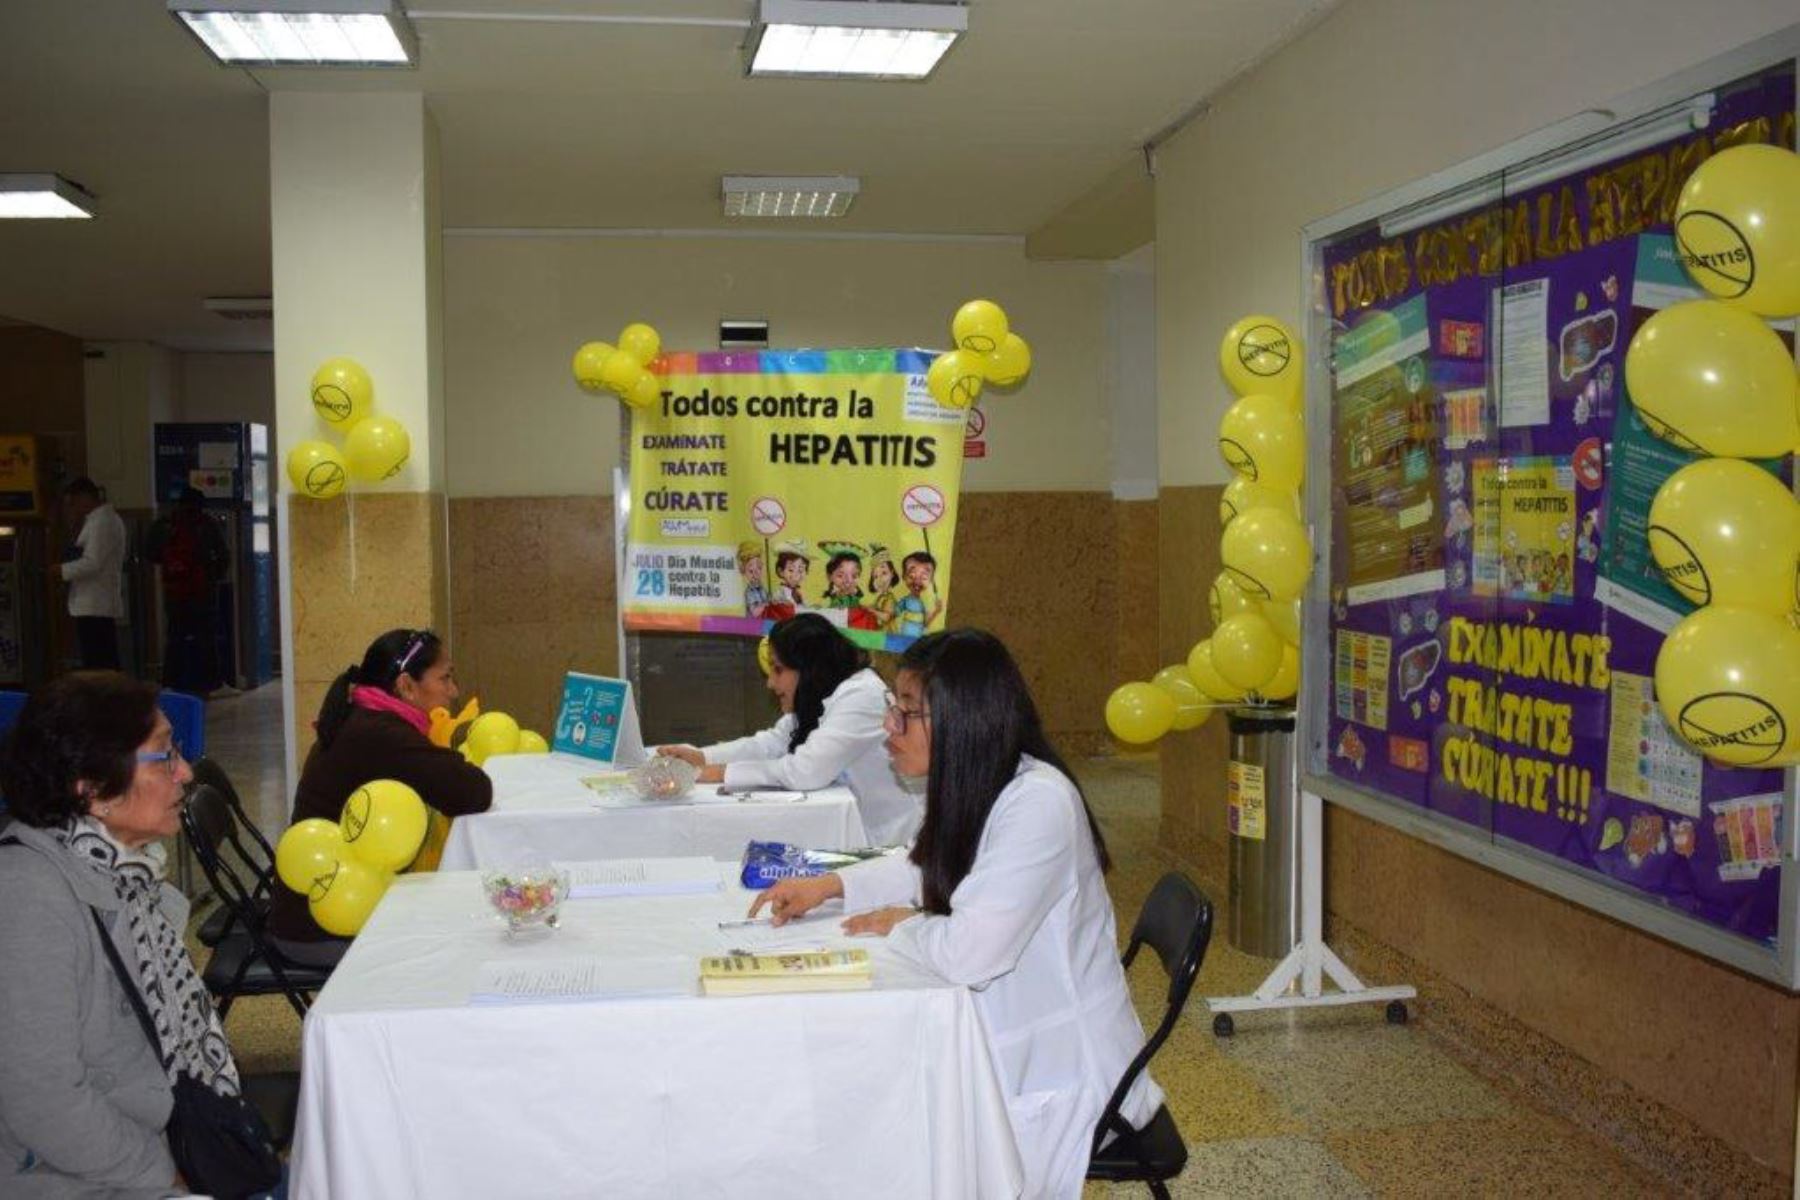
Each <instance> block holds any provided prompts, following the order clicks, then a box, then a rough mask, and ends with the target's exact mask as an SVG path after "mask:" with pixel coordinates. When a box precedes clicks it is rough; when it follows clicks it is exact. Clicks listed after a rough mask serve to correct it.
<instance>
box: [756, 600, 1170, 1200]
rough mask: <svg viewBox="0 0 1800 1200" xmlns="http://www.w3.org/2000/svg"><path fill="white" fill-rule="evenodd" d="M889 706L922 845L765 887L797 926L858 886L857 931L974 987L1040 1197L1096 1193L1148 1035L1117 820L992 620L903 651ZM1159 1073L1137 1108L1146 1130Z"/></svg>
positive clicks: (775, 908)
mask: <svg viewBox="0 0 1800 1200" xmlns="http://www.w3.org/2000/svg"><path fill="white" fill-rule="evenodd" d="M894 692H895V699H894V701H893V703H892V705H891V706H890V708H889V710H888V716H887V731H888V737H887V751H888V754H889V756H890V757H891V758H892V759H893V761H894V769H895V770H896V771H899V772H901V773H903V774H906V775H924V776H926V777H927V780H928V782H927V785H926V793H925V824H924V825H923V826H922V827H921V828H920V829H919V836H918V838H917V840H915V841H914V842H913V844H912V846H911V848H910V850H909V851H908V852H907V853H905V854H893V855H889V856H887V857H885V858H879V859H874V860H871V861H869V862H866V863H859V864H857V865H856V866H852V867H847V868H845V869H844V870H842V871H840V872H837V873H834V874H830V875H822V876H818V877H816V878H813V879H789V880H783V881H782V882H780V883H777V884H776V885H775V886H774V887H772V888H770V889H769V890H768V891H766V892H764V893H763V894H762V895H761V896H759V897H758V898H757V900H756V902H755V904H754V905H753V906H752V907H751V909H750V913H751V915H752V916H754V915H755V914H756V913H757V912H758V911H760V910H761V909H763V908H764V907H767V908H768V909H769V910H770V912H771V913H772V914H773V918H774V923H775V924H777V925H780V924H783V923H785V922H786V921H789V920H791V919H793V918H794V917H797V916H800V915H802V914H804V913H806V912H808V911H810V910H811V909H813V908H816V907H817V906H818V905H820V904H822V903H824V902H825V901H826V900H829V899H834V898H836V897H842V898H843V901H844V910H845V911H846V912H847V913H850V914H851V916H850V918H849V919H848V920H846V921H845V922H844V929H845V931H846V932H848V933H852V934H872V935H876V936H884V937H886V938H887V939H888V941H889V943H890V944H891V945H892V947H893V949H894V950H895V951H896V952H897V953H899V954H900V955H902V956H903V957H905V958H907V959H909V960H911V961H913V962H916V963H919V964H921V965H922V966H924V967H926V968H928V969H930V970H932V971H934V972H936V973H937V974H938V975H941V976H942V977H943V978H945V979H948V980H950V981H951V982H953V983H960V984H965V985H967V986H968V987H969V988H970V989H972V990H973V992H974V995H975V1008H976V1011H977V1012H979V1013H980V1014H981V1021H982V1025H983V1027H984V1028H985V1029H986V1031H987V1036H988V1042H989V1045H990V1046H991V1048H992V1051H993V1057H994V1062H995V1065H996V1066H997V1067H998V1068H999V1071H1000V1075H1001V1080H1002V1083H1003V1085H1004V1087H1005V1089H1006V1107H1007V1115H1008V1117H1009V1118H1010V1120H1011V1123H1012V1127H1013V1134H1014V1137H1015V1138H1016V1139H1017V1142H1018V1146H1019V1155H1020V1158H1021V1159H1022V1160H1023V1164H1024V1167H1025V1195H1026V1196H1027V1197H1045V1196H1054V1197H1063V1198H1067V1200H1075V1198H1076V1197H1079V1196H1080V1195H1081V1181H1082V1177H1083V1176H1084V1175H1085V1174H1086V1172H1087V1165H1088V1147H1089V1146H1090V1145H1092V1143H1093V1136H1094V1127H1095V1125H1096V1124H1097V1123H1098V1121H1099V1119H1100V1113H1101V1111H1102V1110H1103V1109H1104V1108H1105V1107H1106V1103H1107V1100H1108V1099H1109V1098H1110V1096H1111V1094H1112V1091H1113V1089H1114V1088H1115V1087H1117V1086H1118V1083H1119V1080H1120V1079H1121V1078H1123V1076H1124V1073H1125V1068H1126V1066H1127V1065H1129V1064H1130V1062H1131V1061H1132V1059H1133V1058H1134V1057H1135V1056H1136V1055H1137V1052H1138V1051H1139V1050H1141V1049H1142V1048H1143V1045H1144V1030H1143V1026H1142V1025H1140V1024H1139V1023H1138V1018H1137V1013H1136V1012H1135V1011H1134V1010H1133V1009H1132V1007H1131V995H1130V993H1129V992H1128V991H1127V990H1126V986H1125V972H1124V971H1123V970H1122V969H1121V968H1120V966H1119V958H1118V943H1117V939H1116V933H1115V929H1114V922H1113V907H1112V899H1111V897H1110V896H1108V894H1107V891H1106V882H1105V879H1104V878H1103V874H1104V872H1105V871H1106V869H1107V867H1108V866H1109V865H1110V864H1109V860H1108V858H1107V853H1106V842H1105V839H1103V838H1102V837H1101V836H1100V826H1099V825H1098V824H1097V823H1096V822H1095V820H1094V814H1093V813H1092V812H1091V811H1090V810H1089V809H1088V807H1087V801H1086V800H1085V799H1084V798H1083V797H1082V794H1081V789H1080V788H1079V787H1078V786H1077V785H1076V783H1075V780H1074V779H1073V777H1072V776H1071V775H1070V772H1069V769H1068V767H1066V766H1065V765H1064V764H1063V761H1062V759H1061V758H1060V757H1058V756H1057V753H1056V751H1055V750H1054V749H1052V748H1051V746H1050V743H1049V741H1048V740H1047V739H1046V738H1045V736H1044V729H1043V725H1042V724H1041V722H1040V721H1039V719H1038V713H1037V706H1036V705H1035V704H1034V703H1033V702H1032V699H1031V693H1030V692H1029V691H1028V690H1027V688H1026V686H1025V679H1024V677H1023V676H1022V675H1021V674H1020V673H1019V668H1018V665H1017V664H1016V663H1014V661H1013V658H1012V655H1011V654H1009V653H1007V650H1006V647H1005V646H1003V645H1001V643H1000V641H999V639H997V638H995V637H994V636H993V635H992V634H989V633H984V632H982V631H980V630H977V629H957V630H951V631H949V632H947V633H935V634H932V635H930V636H929V637H925V638H921V639H920V640H919V641H916V642H914V643H913V644H912V645H911V646H910V647H908V648H907V651H906V653H905V654H904V655H902V656H901V659H900V669H899V673H898V675H897V676H896V678H895V681H894ZM1161 1102H1162V1093H1161V1092H1160V1091H1159V1090H1158V1088H1157V1086H1156V1084H1155V1083H1153V1082H1151V1080H1150V1078H1149V1076H1148V1075H1144V1076H1140V1077H1139V1079H1138V1080H1137V1081H1136V1083H1134V1084H1133V1086H1132V1090H1131V1091H1130V1093H1129V1094H1128V1095H1127V1096H1126V1099H1125V1103H1124V1107H1123V1115H1124V1116H1125V1118H1126V1119H1127V1120H1129V1121H1130V1122H1131V1123H1132V1124H1133V1125H1134V1126H1136V1127H1138V1128H1140V1129H1141V1128H1143V1127H1144V1125H1145V1124H1146V1123H1147V1122H1148V1121H1149V1120H1150V1119H1151V1118H1152V1117H1154V1116H1155V1115H1156V1111H1157V1108H1158V1107H1159V1106H1160V1104H1161Z"/></svg>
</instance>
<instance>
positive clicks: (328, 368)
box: [312, 358, 375, 429]
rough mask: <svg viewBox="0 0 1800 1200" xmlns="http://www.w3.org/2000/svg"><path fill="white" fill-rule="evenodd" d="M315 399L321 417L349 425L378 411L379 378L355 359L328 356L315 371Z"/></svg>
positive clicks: (334, 422)
mask: <svg viewBox="0 0 1800 1200" xmlns="http://www.w3.org/2000/svg"><path fill="white" fill-rule="evenodd" d="M312 402H313V411H314V412H316V413H318V414H319V419H320V420H321V421H324V422H325V423H326V424H327V425H335V426H337V427H338V428H339V429H348V428H350V427H351V426H352V425H354V424H356V423H357V422H358V421H360V420H362V419H363V418H364V417H366V416H368V415H369V414H370V413H371V412H373V411H375V382H374V380H372V379H370V378H369V373H368V372H367V371H365V370H363V368H362V364H361V363H358V362H356V361H355V360H354V359H349V358H328V359H326V360H325V361H324V362H322V363H320V364H319V369H318V370H316V371H314V372H313V377H312Z"/></svg>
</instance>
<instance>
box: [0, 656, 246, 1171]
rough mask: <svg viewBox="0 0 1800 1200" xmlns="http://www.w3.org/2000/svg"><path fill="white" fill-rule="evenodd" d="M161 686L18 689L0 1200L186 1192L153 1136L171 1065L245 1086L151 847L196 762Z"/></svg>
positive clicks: (5, 937)
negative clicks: (146, 1019)
mask: <svg viewBox="0 0 1800 1200" xmlns="http://www.w3.org/2000/svg"><path fill="white" fill-rule="evenodd" d="M156 695H157V689H156V688H155V687H154V686H153V685H151V684H147V683H140V682H137V681H136V680H133V679H129V678H127V677H126V676H124V675H120V674H117V673H114V672H110V671H94V672H76V673H74V674H70V675H65V676H63V677H62V678H61V679H58V680H57V681H56V682H54V683H52V684H50V685H48V686H47V687H44V688H42V689H41V690H39V691H37V692H36V693H34V694H33V695H32V696H31V698H30V699H29V700H27V701H26V703H25V707H24V709H23V710H22V711H21V712H20V714H19V719H18V723H17V724H16V725H15V726H14V728H13V731H12V736H11V740H10V742H9V743H8V745H7V747H6V750H5V752H4V754H3V755H0V791H3V792H4V794H5V796H6V803H7V805H8V807H9V808H10V810H11V813H12V816H13V817H14V818H15V820H14V821H13V823H12V824H10V825H8V826H7V827H6V828H5V829H4V830H0V1195H4V1196H20V1197H30V1196H77V1195H80V1196H88V1195H94V1196H98V1195H107V1196H114V1195H117V1196H137V1195H143V1196H164V1195H168V1194H169V1193H170V1192H171V1191H175V1190H179V1191H184V1192H185V1190H186V1189H185V1188H180V1187H179V1180H178V1179H177V1177H176V1171H175V1163H174V1160H173V1158H172V1157H171V1156H170V1153H169V1147H168V1143H167V1142H166V1141H165V1140H164V1136H163V1127H164V1126H165V1125H166V1124H167V1123H168V1119H169V1112H170V1107H171V1104H172V1091H171V1088H172V1084H173V1081H174V1079H175V1077H176V1076H177V1075H178V1074H179V1073H180V1072H182V1071H186V1072H187V1073H188V1074H189V1075H192V1076H194V1077H195V1078H196V1079H198V1080H200V1081H201V1082H202V1083H204V1084H206V1085H207V1086H210V1087H211V1088H212V1089H213V1090H214V1091H216V1092H219V1093H221V1094H236V1093H237V1092H238V1090H239V1088H238V1073H237V1067H236V1065H235V1064H234V1063H233V1062H232V1058H231V1048H230V1046H229V1045H227V1044H226V1041H225V1033H224V1031H223V1030H222V1029H221V1028H220V1026H219V1018H218V1015H217V1014H216V1013H215V1012H214V1011H213V1005H212V999H211V997H210V996H208V995H207V993H206V989H205V987H203V986H202V985H201V982H200V978H199V975H198V974H197V973H196V971H195V969H194V963H193V960H192V959H191V958H189V957H188V952H187V948H186V946H185V945H184V944H183V942H182V930H183V928H184V927H185V925H186V923H187V902H186V901H185V900H184V899H183V898H182V896H181V893H180V892H178V891H177V890H176V889H175V888H174V887H173V886H171V885H170V884H168V883H166V882H164V881H163V857H164V854H163V847H162V846H161V845H159V844H158V843H159V841H160V839H163V838H170V837H174V836H175V834H176V833H177V832H178V831H179V829H180V828H181V803H182V797H183V794H184V792H185V789H186V787H187V784H188V782H189V781H190V780H191V779H192V778H193V772H192V771H191V770H189V769H188V765H187V763H186V762H185V761H183V759H182V757H181V751H180V749H179V748H177V747H176V745H175V744H174V742H173V741H172V740H171V736H170V729H169V722H168V719H167V718H166V717H164V716H163V714H162V712H161V711H160V710H159V709H158V707H157V703H156ZM102 938H105V939H106V940H107V941H108V942H110V943H111V949H112V951H113V952H114V953H115V954H116V955H117V957H118V959H119V961H120V963H121V964H122V965H123V967H124V969H125V970H126V971H127V972H129V974H130V976H131V978H132V980H133V982H134V984H135V986H136V987H137V990H138V993H139V995H140V997H141V998H142V1000H143V1002H144V1005H145V1007H146V1009H147V1010H148V1012H149V1015H150V1017H151V1020H152V1023H153V1024H154V1025H155V1027H156V1029H157V1030H158V1032H159V1034H160V1041H161V1042H162V1045H161V1047H160V1048H159V1050H152V1048H151V1046H150V1041H149V1039H148V1038H147V1037H146V1035H145V1030H144V1028H143V1026H142V1025H141V1024H140V1023H139V1021H138V1018H137V1016H136V1015H135V1014H134V1012H133V1010H132V1007H131V1005H130V1002H129V1000H128V998H127V996H126V994H125V991H124V987H125V985H124V983H123V981H122V980H121V978H120V977H119V975H118V973H117V972H116V970H115V969H114V967H113V966H112V963H111V961H110V959H109V957H108V954H107V947H106V945H104V944H103V943H102V941H101V939H102ZM159 1054H160V1058H161V1059H164V1060H166V1061H159Z"/></svg>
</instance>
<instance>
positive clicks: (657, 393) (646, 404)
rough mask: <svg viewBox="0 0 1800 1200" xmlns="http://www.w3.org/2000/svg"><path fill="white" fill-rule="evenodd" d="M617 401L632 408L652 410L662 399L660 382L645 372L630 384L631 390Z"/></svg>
mask: <svg viewBox="0 0 1800 1200" xmlns="http://www.w3.org/2000/svg"><path fill="white" fill-rule="evenodd" d="M619 399H621V400H623V401H624V402H625V403H627V404H629V405H630V406H631V407H633V408H654V407H656V402H657V401H658V400H661V399H662V380H661V379H660V378H658V377H657V376H655V375H652V374H651V373H650V372H649V371H645V372H644V373H643V374H642V375H639V376H638V377H637V379H636V380H634V381H633V382H632V385H631V390H630V391H629V392H627V393H625V394H624V395H623V396H620V397H619Z"/></svg>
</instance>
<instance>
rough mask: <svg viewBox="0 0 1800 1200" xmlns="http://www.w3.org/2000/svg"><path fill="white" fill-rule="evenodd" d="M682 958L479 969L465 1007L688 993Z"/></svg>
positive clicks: (688, 969)
mask: <svg viewBox="0 0 1800 1200" xmlns="http://www.w3.org/2000/svg"><path fill="white" fill-rule="evenodd" d="M695 990H696V988H695V972H694V964H693V960H691V959H687V958H627V959H607V960H605V961H602V960H600V959H597V958H581V959H576V958H564V959H538V960H531V961H526V962H504V961H493V962H484V963H482V964H481V967H480V970H479V971H478V972H477V973H476V976H475V985H474V987H472V988H471V989H470V991H469V1003H470V1004H482V1005H485V1004H571V1003H579V1002H582V1001H598V1000H627V999H635V998H638V997H645V996H691V995H693V994H694V992H695Z"/></svg>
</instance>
